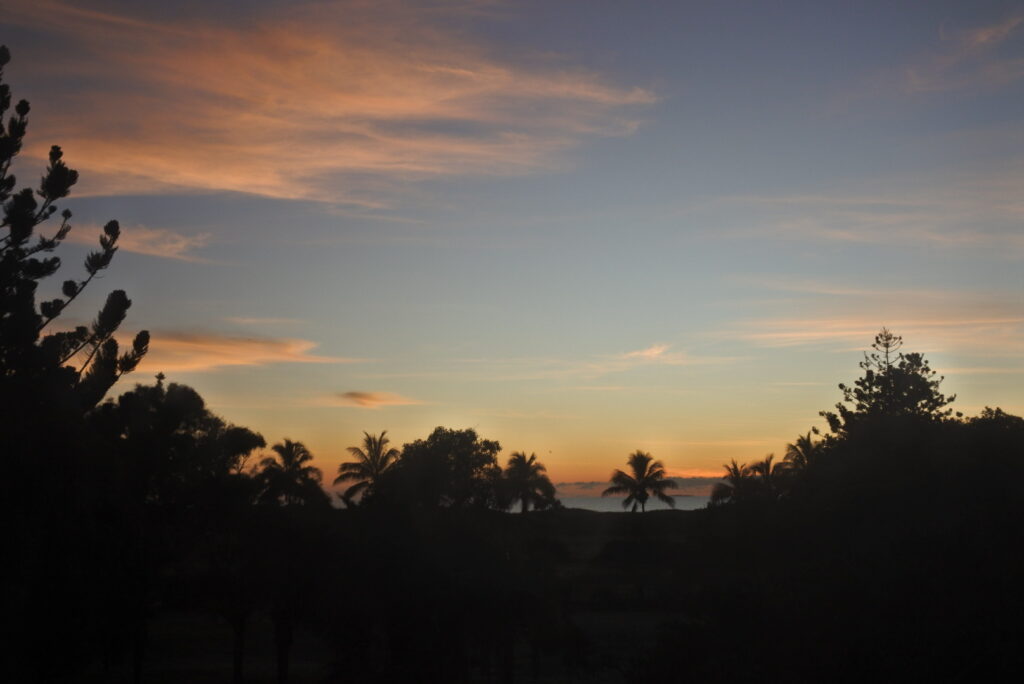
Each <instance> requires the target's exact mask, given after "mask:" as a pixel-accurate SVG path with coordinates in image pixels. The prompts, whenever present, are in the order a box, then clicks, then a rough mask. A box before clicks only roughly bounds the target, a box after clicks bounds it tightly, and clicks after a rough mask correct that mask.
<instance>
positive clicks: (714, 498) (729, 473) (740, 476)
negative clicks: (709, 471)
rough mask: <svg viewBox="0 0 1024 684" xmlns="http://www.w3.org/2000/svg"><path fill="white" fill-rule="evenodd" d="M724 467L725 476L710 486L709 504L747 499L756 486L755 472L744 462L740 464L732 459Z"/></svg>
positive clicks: (718, 504)
mask: <svg viewBox="0 0 1024 684" xmlns="http://www.w3.org/2000/svg"><path fill="white" fill-rule="evenodd" d="M722 467H723V468H725V477H723V478H722V482H718V483H716V484H715V486H714V487H712V488H711V500H710V501H709V502H708V505H710V506H720V505H722V504H725V503H736V502H739V501H744V500H749V499H750V498H751V493H752V492H753V490H754V489H755V488H756V486H757V485H756V483H755V473H754V471H753V470H752V469H751V467H750V466H748V465H747V464H746V463H744V464H742V465H740V464H738V463H737V462H736V459H733V460H732V462H730V463H729V464H727V465H723V466H722Z"/></svg>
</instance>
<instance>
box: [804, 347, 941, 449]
mask: <svg viewBox="0 0 1024 684" xmlns="http://www.w3.org/2000/svg"><path fill="white" fill-rule="evenodd" d="M871 347H872V349H874V350H875V351H874V352H872V353H870V354H867V353H866V354H864V360H863V361H861V363H860V367H861V368H862V369H863V370H864V375H863V376H861V377H860V378H858V379H857V380H856V381H854V384H853V385H852V386H849V385H846V384H842V383H841V384H840V385H839V389H840V390H842V392H843V401H842V402H840V403H838V404H836V411H835V412H831V411H822V412H821V416H822V417H824V418H825V420H827V421H828V424H829V428H831V430H832V432H833V433H835V434H836V435H840V436H842V435H846V434H849V433H850V432H851V431H854V430H857V429H858V426H859V425H861V424H862V423H865V422H871V421H875V420H877V419H883V420H884V419H891V418H911V419H921V420H941V419H944V418H948V417H950V416H951V415H952V413H953V410H952V409H946V408H945V407H946V406H947V405H948V404H950V403H951V402H952V401H954V400H955V399H956V396H955V395H952V396H945V395H943V394H942V393H941V392H940V391H939V385H940V384H941V383H942V380H943V378H942V376H938V377H936V376H937V375H938V374H937V373H936V372H935V371H933V370H932V369H931V367H930V366H929V365H928V361H927V360H925V358H924V356H923V355H921V354H919V353H913V352H911V353H906V354H905V353H903V352H901V351H900V349H901V348H902V347H903V338H902V337H900V336H898V335H894V334H893V333H892V332H890V331H889V330H888V329H887V328H882V330H881V331H880V332H879V333H878V334H877V335H875V340H874V342H873V343H872V345H871Z"/></svg>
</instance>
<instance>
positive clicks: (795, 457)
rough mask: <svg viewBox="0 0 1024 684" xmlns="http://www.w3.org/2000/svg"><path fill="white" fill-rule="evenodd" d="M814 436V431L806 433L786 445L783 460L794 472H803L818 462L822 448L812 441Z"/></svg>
mask: <svg viewBox="0 0 1024 684" xmlns="http://www.w3.org/2000/svg"><path fill="white" fill-rule="evenodd" d="M814 434H815V431H814V430H811V431H808V432H807V434H806V435H799V436H798V437H797V438H796V441H794V442H792V443H791V444H787V445H786V456H785V458H784V460H785V462H786V464H787V465H788V466H789V468H790V469H791V470H793V471H794V472H803V471H805V470H807V469H808V468H812V467H813V466H814V464H815V463H817V462H818V458H819V457H820V456H821V451H822V447H821V444H820V443H819V442H815V441H814V437H813V435H814Z"/></svg>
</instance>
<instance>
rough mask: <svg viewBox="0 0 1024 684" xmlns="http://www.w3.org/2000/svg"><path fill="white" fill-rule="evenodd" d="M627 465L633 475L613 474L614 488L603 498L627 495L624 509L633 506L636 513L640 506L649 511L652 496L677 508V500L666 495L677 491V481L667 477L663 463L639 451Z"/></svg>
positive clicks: (605, 492) (609, 489)
mask: <svg viewBox="0 0 1024 684" xmlns="http://www.w3.org/2000/svg"><path fill="white" fill-rule="evenodd" d="M627 465H629V469H630V471H632V474H627V473H624V472H622V471H621V470H616V471H615V472H613V473H612V478H611V483H612V486H611V487H609V488H608V489H606V490H604V491H603V492H601V496H610V495H612V494H625V495H626V498H625V499H623V501H622V507H623V508H629V507H630V506H631V505H632V507H633V508H632V511H633V512H634V513H635V512H636V507H637V506H638V505H639V506H640V510H641V511H645V510H646V509H647V499H648V498H650V496H651V494H653V495H654V496H655V497H657V498H658V499H659V500H660V501H663V502H665V503H667V504H668V505H669V506H671V507H672V508H675V507H676V501H675V499H673V498H672V497H671V496H669V495H668V494H666V493H665V490H666V489H676V488H677V485H676V482H675V480H670V479H668V478H666V477H665V466H664V465H662V463H661V461H655V460H654V457H653V456H651V455H650V454H648V453H644V452H643V451H639V450H638V451H635V452H634V453H632V454H630V455H629V460H628V461H627Z"/></svg>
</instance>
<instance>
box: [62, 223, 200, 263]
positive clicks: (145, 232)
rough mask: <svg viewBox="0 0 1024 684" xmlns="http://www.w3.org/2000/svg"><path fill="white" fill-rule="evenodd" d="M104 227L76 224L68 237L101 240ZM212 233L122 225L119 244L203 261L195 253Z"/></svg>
mask: <svg viewBox="0 0 1024 684" xmlns="http://www.w3.org/2000/svg"><path fill="white" fill-rule="evenodd" d="M102 234H103V229H102V228H101V227H100V226H98V225H85V226H77V225H76V226H75V227H74V228H72V230H71V232H70V233H69V234H68V240H69V241H71V242H76V243H78V244H88V245H94V244H97V242H98V241H99V237H100V235H102ZM210 238H211V236H210V234H209V233H199V234H197V235H184V234H182V233H178V232H175V231H173V230H168V229H166V228H147V227H146V226H131V227H124V226H122V229H121V237H120V238H118V241H117V245H118V248H119V249H121V250H123V251H125V252H133V253H135V254H145V255H146V256H154V257H161V258H163V259H176V260H178V261H190V262H196V263H203V262H205V261H206V260H205V259H203V258H202V257H200V256H199V255H198V254H196V251H198V250H200V249H202V248H203V247H205V246H206V245H207V244H209V242H210Z"/></svg>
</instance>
